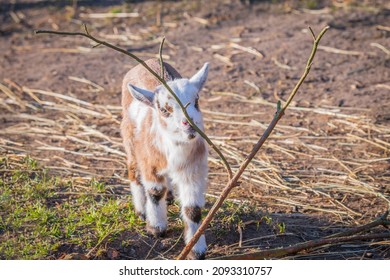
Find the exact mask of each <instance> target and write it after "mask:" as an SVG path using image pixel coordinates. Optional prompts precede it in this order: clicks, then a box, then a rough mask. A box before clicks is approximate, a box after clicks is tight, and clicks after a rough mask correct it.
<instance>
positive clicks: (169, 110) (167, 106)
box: [164, 103, 173, 114]
mask: <svg viewBox="0 0 390 280" xmlns="http://www.w3.org/2000/svg"><path fill="white" fill-rule="evenodd" d="M164 108H165V110H167V111H168V112H169V113H171V114H172V113H173V108H172V106H169V104H168V103H165V107H164Z"/></svg>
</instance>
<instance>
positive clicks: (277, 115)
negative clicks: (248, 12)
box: [177, 26, 329, 260]
mask: <svg viewBox="0 0 390 280" xmlns="http://www.w3.org/2000/svg"><path fill="white" fill-rule="evenodd" d="M328 29H329V26H327V27H325V28H324V29H323V30H322V31H321V32H320V34H319V35H318V36H317V37H316V39H315V40H314V42H313V48H312V51H311V54H310V56H309V59H308V61H307V64H306V68H305V71H304V73H303V75H302V77H301V78H300V80H299V81H298V83H297V85H296V86H295V87H294V89H293V90H292V92H291V94H290V96H289V98H288V100H287V102H286V104H285V105H284V106H283V107H281V108H278V110H277V112H276V113H275V116H274V118H273V120H272V121H271V123H270V124H269V126H268V128H267V129H266V130H265V131H264V133H263V135H262V136H261V137H260V139H259V141H258V142H257V143H256V144H255V146H254V147H253V149H252V151H251V153H250V154H249V155H248V156H247V158H246V159H245V161H244V162H243V163H242V164H241V166H240V167H239V169H238V171H237V173H236V174H235V175H234V176H233V178H232V179H231V180H230V181H229V182H228V183H227V184H226V186H225V188H224V189H223V190H222V193H221V194H220V197H219V198H218V200H217V201H216V202H215V203H214V205H213V207H212V208H211V210H210V211H209V213H208V214H207V216H206V217H205V219H204V220H203V222H202V224H201V225H200V226H199V229H198V230H197V231H196V233H195V234H194V236H193V237H192V239H191V240H190V241H189V242H188V244H187V245H186V246H185V247H184V249H183V251H182V252H181V253H180V255H179V256H178V257H177V259H179V260H183V259H185V258H186V257H187V255H188V254H189V252H190V251H191V249H192V247H193V246H194V245H195V244H196V242H197V241H198V239H199V238H200V236H201V235H202V234H203V232H204V231H205V230H206V228H207V227H208V225H209V224H210V222H211V220H212V219H213V218H214V215H215V214H216V212H217V211H218V209H219V208H220V207H221V205H222V203H223V202H224V200H225V199H226V197H227V196H228V195H229V193H230V191H231V190H232V189H233V188H234V187H235V186H236V185H237V182H238V179H239V178H240V177H241V175H242V173H243V172H244V171H245V169H246V167H247V166H248V164H249V163H250V162H251V160H252V159H253V158H254V156H255V155H256V153H257V152H258V151H259V149H260V148H261V146H263V144H264V142H265V140H267V138H268V137H269V136H270V134H271V132H272V130H273V129H274V128H275V126H276V124H277V123H278V121H279V120H280V119H281V118H282V116H283V115H284V111H285V110H286V109H287V107H288V106H289V105H290V103H291V101H292V99H293V98H294V96H295V94H296V93H297V91H298V89H299V87H300V86H301V84H302V83H303V81H304V80H305V78H306V76H307V75H308V74H309V71H310V68H311V65H312V63H313V59H314V56H315V54H316V51H317V47H318V43H319V42H320V40H321V38H322V36H323V35H324V34H325V32H326V31H327V30H328Z"/></svg>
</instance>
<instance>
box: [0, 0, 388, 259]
mask: <svg viewBox="0 0 390 280" xmlns="http://www.w3.org/2000/svg"><path fill="white" fill-rule="evenodd" d="M250 2H251V3H250ZM252 2H254V3H252ZM72 3H73V5H72ZM121 16H123V17H121ZM83 23H85V24H87V26H88V29H89V32H90V33H91V34H93V35H95V36H97V37H99V38H102V39H104V40H107V41H109V42H112V43H114V44H117V45H118V46H120V47H123V48H126V49H127V50H129V51H131V52H133V53H135V54H137V55H140V57H142V58H143V59H147V58H150V57H156V54H157V53H158V48H159V45H160V41H161V38H162V36H165V37H166V43H165V47H164V52H163V53H164V55H165V56H164V58H165V61H167V62H169V63H170V64H171V65H173V66H174V67H175V68H176V69H177V70H178V71H179V72H180V73H181V74H182V75H183V76H185V77H189V76H191V75H193V74H194V73H195V72H196V70H198V69H199V68H200V67H201V66H202V65H203V63H204V62H206V61H208V62H210V71H209V79H208V82H207V83H206V86H205V90H204V92H203V96H202V97H201V100H200V106H201V108H202V109H203V112H204V116H205V124H206V133H207V134H208V135H209V136H210V137H211V139H212V140H213V141H214V142H215V143H216V144H217V145H218V146H219V147H220V148H221V150H222V152H223V153H224V154H225V155H226V157H227V159H228V161H229V163H230V164H231V165H232V167H233V170H237V168H238V166H239V164H240V162H242V160H243V159H244V158H245V157H246V155H247V154H248V153H249V152H250V150H251V147H252V145H253V144H254V143H256V141H257V139H258V138H259V137H260V136H261V134H262V132H263V131H264V130H265V128H266V127H267V125H268V123H269V122H270V120H271V119H272V117H273V114H274V112H275V109H276V102H277V101H278V100H282V101H284V100H286V98H287V97H288V95H289V93H290V91H291V90H292V88H293V87H294V85H295V84H296V82H297V81H298V79H299V78H300V76H301V74H302V72H303V70H304V67H305V63H306V60H307V58H308V56H309V54H310V50H311V47H312V35H311V33H310V31H309V29H308V27H309V26H310V27H311V28H312V29H313V31H314V32H315V33H316V34H318V32H320V30H321V29H322V28H323V27H325V26H327V25H329V26H330V30H329V31H328V32H327V33H326V35H325V36H324V38H323V40H322V41H321V43H320V47H319V49H318V52H317V55H316V57H315V60H314V64H313V66H312V69H311V73H310V74H309V76H308V78H307V79H306V81H305V83H304V84H303V86H302V87H301V89H300V90H299V92H298V95H297V96H296V98H295V100H294V101H293V104H292V106H291V108H289V109H288V110H287V113H286V115H285V116H284V117H283V119H282V120H281V121H280V123H279V124H278V126H277V128H276V129H275V131H274V132H273V134H272V136H271V137H270V139H269V140H268V141H267V143H266V145H265V147H263V149H262V150H261V151H260V152H259V154H258V155H257V156H256V158H255V160H254V161H253V162H252V163H251V164H250V166H249V167H248V170H247V171H246V172H245V173H244V175H243V178H242V180H241V185H240V186H239V187H237V188H236V189H235V190H234V191H233V193H232V194H231V196H230V199H231V200H230V201H231V203H237V204H239V205H240V204H242V203H243V201H245V202H246V203H249V204H250V205H252V206H251V207H254V208H251V209H254V210H253V211H251V212H250V214H248V213H247V212H245V211H244V212H243V214H242V215H243V216H242V219H243V221H244V223H245V222H247V226H245V227H242V228H241V226H240V229H238V228H237V227H233V228H231V229H229V231H228V232H226V231H223V233H224V234H222V235H221V234H218V232H216V231H215V230H213V228H212V227H211V229H209V230H208V231H207V233H206V234H207V239H208V243H209V254H208V257H209V258H212V257H217V256H221V255H225V254H232V253H243V252H248V251H252V250H256V249H259V248H260V249H265V248H276V247H279V246H288V245H293V244H296V243H298V242H302V241H307V240H313V239H317V238H320V237H323V236H326V235H328V234H332V233H336V232H340V231H342V230H345V229H347V228H351V227H355V226H358V225H362V224H364V223H367V222H369V221H371V220H373V219H375V218H376V217H378V216H379V215H381V214H383V213H384V212H385V211H386V210H387V209H389V207H390V157H389V151H390V141H389V140H390V126H389V123H390V71H389V69H390V25H389V23H390V5H389V4H388V3H387V1H235V0H221V1H160V2H155V1H127V3H125V1H81V0H80V1H73V2H72V1H43V0H23V1H4V0H1V1H0V110H1V111H0V153H1V154H12V153H25V154H29V155H31V156H32V157H34V158H36V159H38V160H39V161H40V162H41V163H42V164H44V165H45V166H47V167H48V168H49V170H50V171H51V172H53V173H58V174H61V175H63V176H67V177H74V178H89V177H94V178H99V180H102V181H104V182H105V183H107V184H109V185H110V186H111V187H112V190H113V192H115V193H118V194H123V195H124V196H126V195H127V194H128V189H127V181H126V176H127V175H126V168H125V158H124V150H123V147H122V145H121V139H120V134H119V122H120V119H121V116H120V111H121V108H120V89H121V81H122V78H123V76H124V74H125V73H126V72H127V71H128V70H129V69H130V68H131V67H133V66H135V65H136V62H134V61H132V60H131V59H130V58H129V57H126V56H124V55H123V54H119V53H117V52H115V51H113V50H111V49H107V48H105V47H102V46H98V47H96V48H92V47H93V44H92V43H91V42H89V41H88V40H87V39H85V38H81V37H61V36H54V35H35V34H34V32H33V31H34V30H36V29H50V30H60V31H73V32H75V31H79V32H83V27H82V24H83ZM209 167H210V175H209V191H208V194H209V196H210V197H214V196H216V195H218V194H219V192H220V191H221V190H222V188H223V186H224V185H225V183H226V180H227V176H226V174H225V172H224V168H223V165H222V163H221V161H220V160H219V159H218V156H217V155H216V154H215V153H214V152H213V151H211V152H210V161H209ZM210 206H211V205H208V207H210ZM264 216H269V217H272V220H273V223H269V224H267V223H260V225H259V224H258V223H255V222H253V223H251V221H259V220H261V217H264ZM282 224H284V225H285V227H286V228H285V230H281V231H280V232H278V230H280V228H279V229H278V225H282ZM378 230H379V229H378ZM380 230H382V231H386V232H388V230H387V229H384V228H383V229H380ZM179 237H180V233H175V232H171V233H170V234H169V235H168V238H167V239H164V240H159V241H158V242H157V243H155V241H154V240H153V239H151V238H147V237H142V236H138V235H137V236H135V235H134V236H126V237H123V238H130V239H131V240H134V245H131V246H128V247H126V248H122V247H121V246H120V244H121V242H120V239H118V240H116V241H114V242H112V243H111V244H108V245H107V246H108V247H110V246H111V247H112V248H114V249H115V250H118V251H119V252H120V254H119V255H118V256H117V257H118V258H131V259H133V258H141V259H142V258H171V257H174V256H175V255H177V253H178V252H180V250H181V248H182V246H183V242H182V241H181V242H179V243H178V245H177V244H176V243H175V242H176V240H177V239H178V238H179ZM139 240H142V242H140V241H139ZM389 245H390V243H389V241H388V240H385V241H375V242H374V241H364V242H363V241H362V242H357V243H350V244H347V245H345V244H344V245H334V246H327V247H323V248H320V249H316V250H313V251H308V252H305V253H302V254H300V255H295V256H292V257H291V256H290V257H289V258H298V259H299V258H310V259H315V258H321V259H346V258H348V259H361V258H377V259H384V258H390V246H389ZM145 246H146V247H145ZM111 247H110V248H111ZM145 248H146V249H145ZM64 251H66V253H72V249H71V248H68V249H64ZM168 251H169V253H168ZM161 252H167V253H166V254H162V253H161ZM59 256H60V254H58V255H57V257H59ZM105 258H110V257H109V255H107V256H105Z"/></svg>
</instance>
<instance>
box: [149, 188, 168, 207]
mask: <svg viewBox="0 0 390 280" xmlns="http://www.w3.org/2000/svg"><path fill="white" fill-rule="evenodd" d="M166 190H167V188H165V187H163V188H161V189H157V188H152V189H150V190H148V195H149V197H150V199H151V200H152V202H153V203H154V204H158V203H159V201H160V200H161V198H163V197H164V195H165V192H166Z"/></svg>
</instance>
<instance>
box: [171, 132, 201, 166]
mask: <svg viewBox="0 0 390 280" xmlns="http://www.w3.org/2000/svg"><path fill="white" fill-rule="evenodd" d="M193 141H196V142H195V143H194V147H193V148H192V150H191V153H190V154H189V155H188V158H187V160H186V163H184V164H182V165H180V166H179V167H178V170H183V169H185V168H187V166H188V164H187V163H194V162H198V161H199V160H200V159H201V158H202V157H203V156H204V154H205V152H206V144H205V142H204V141H203V140H202V139H197V140H193ZM177 144H179V145H181V144H180V143H179V142H177Z"/></svg>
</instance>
